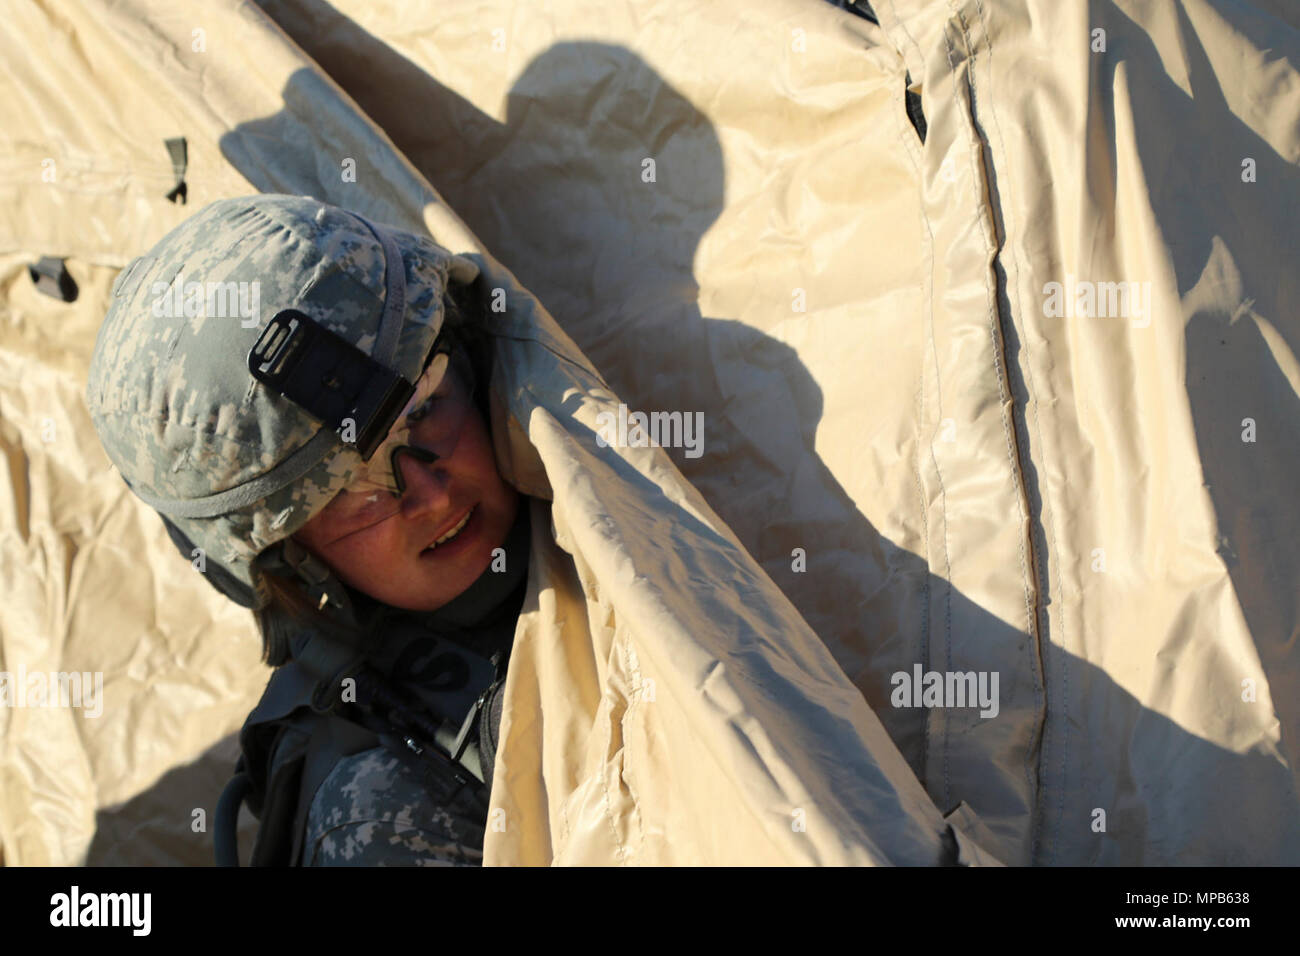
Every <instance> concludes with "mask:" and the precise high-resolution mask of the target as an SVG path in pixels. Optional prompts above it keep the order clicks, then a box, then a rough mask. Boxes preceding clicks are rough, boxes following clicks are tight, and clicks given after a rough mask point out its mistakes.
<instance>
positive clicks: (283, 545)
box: [260, 538, 352, 615]
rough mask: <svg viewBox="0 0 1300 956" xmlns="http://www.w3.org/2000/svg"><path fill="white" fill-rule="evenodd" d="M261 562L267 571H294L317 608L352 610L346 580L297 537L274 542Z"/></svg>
mask: <svg viewBox="0 0 1300 956" xmlns="http://www.w3.org/2000/svg"><path fill="white" fill-rule="evenodd" d="M260 565H261V567H262V568H264V569H265V570H267V571H290V572H292V573H293V575H294V576H295V577H297V579H298V580H299V581H301V582H302V584H303V587H304V588H305V589H306V591H307V594H308V596H309V597H310V598H311V600H312V602H313V603H314V604H315V605H316V607H317V609H319V610H322V611H323V610H325V608H326V607H327V606H328V607H330V608H333V609H335V610H337V611H342V612H344V613H345V614H347V615H350V614H351V613H352V602H351V600H350V599H349V598H348V594H347V590H346V589H345V588H344V587H343V582H342V581H340V580H339V579H338V577H337V576H335V574H334V572H333V571H331V570H330V569H329V565H327V564H326V563H325V562H324V561H322V560H321V559H320V558H318V557H316V556H315V555H314V554H312V553H311V552H310V551H308V550H307V549H306V548H304V547H303V546H302V545H301V544H299V543H298V542H297V541H295V540H294V539H293V538H285V539H284V540H283V541H281V542H279V543H278V544H275V545H272V546H271V547H270V548H268V549H267V550H266V552H265V554H264V555H263V557H262V559H261V561H260Z"/></svg>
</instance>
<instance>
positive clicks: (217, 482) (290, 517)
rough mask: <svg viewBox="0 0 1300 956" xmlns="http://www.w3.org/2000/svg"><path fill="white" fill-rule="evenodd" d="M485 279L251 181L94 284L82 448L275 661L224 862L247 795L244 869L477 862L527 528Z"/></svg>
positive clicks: (352, 218)
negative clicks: (250, 834) (495, 386)
mask: <svg viewBox="0 0 1300 956" xmlns="http://www.w3.org/2000/svg"><path fill="white" fill-rule="evenodd" d="M477 276H478V267H477V266H476V265H475V264H474V263H473V262H472V261H471V260H469V259H467V258H465V257H463V256H457V255H452V254H451V253H449V252H448V251H447V250H445V249H443V248H441V247H440V246H438V245H437V244H435V243H434V242H432V241H431V240H429V239H427V238H424V237H421V236H417V235H413V234H410V233H406V232H402V231H399V230H395V229H392V228H390V227H386V226H383V225H380V224H378V223H374V222H371V221H369V220H367V219H364V218H362V217H360V216H358V215H355V214H353V213H349V212H346V211H344V210H342V209H339V208H336V207H333V206H329V205H326V204H323V203H320V202H317V201H315V200H312V199H309V198H306V197H291V196H274V195H265V196H253V197H248V198H241V199H230V200H223V201H220V202H216V203H213V204H212V205H210V206H208V207H206V208H205V209H203V210H201V211H200V212H198V213H197V214H196V215H194V216H193V217H191V218H190V219H189V220H187V221H186V222H184V223H182V224H181V225H180V226H179V227H177V228H176V229H174V230H173V231H172V232H170V233H169V234H168V235H166V236H165V237H163V239H162V240H160V241H159V242H158V244H157V245H156V246H155V247H154V248H153V249H151V250H150V251H149V253H148V254H147V255H145V256H142V257H140V258H138V259H136V260H134V261H133V262H132V263H131V264H130V265H129V266H128V267H127V268H126V269H125V270H123V272H122V274H121V275H120V276H119V277H118V280H117V282H116V283H115V285H114V288H113V299H112V302H111V305H110V308H109V311H108V314H107V316H106V317H105V320H104V323H103V325H102V327H101V329H100V332H99V336H98V339H97V341H96V345H95V353H94V357H93V359H92V364H91V373H90V380H89V385H88V389H87V398H88V401H89V405H90V410H91V415H92V418H93V421H94V424H95V428H96V430H97V432H98V434H99V436H100V440H101V442H102V443H103V445H104V448H105V450H106V451H107V453H108V455H109V457H110V458H111V459H112V461H113V463H114V464H115V465H116V466H117V467H118V469H119V470H120V471H121V473H122V476H123V478H124V479H125V480H126V482H127V484H128V486H129V487H130V488H131V490H132V491H133V492H134V493H135V494H136V495H138V496H139V497H140V498H141V499H142V500H143V501H145V502H146V503H147V504H149V505H150V506H151V507H153V508H154V509H155V510H157V511H158V513H159V514H160V515H161V516H162V518H163V521H164V523H165V524H166V526H167V529H168V533H169V535H170V536H171V538H172V541H173V542H174V543H175V544H176V546H177V548H178V549H179V550H180V552H181V554H182V555H183V556H184V557H185V559H186V561H187V562H189V561H191V560H192V559H193V558H194V557H195V556H196V555H200V554H201V555H203V557H204V565H205V567H206V577H207V579H208V581H209V582H210V583H211V584H212V585H213V586H214V587H216V588H217V589H218V590H219V591H221V592H222V593H223V594H225V595H226V596H227V597H229V598H230V599H232V600H234V601H236V602H238V603H239V604H241V605H243V606H245V607H249V608H251V609H252V610H253V613H254V615H255V617H256V620H257V622H258V625H259V629H260V631H261V634H262V640H263V656H264V659H265V660H266V661H267V663H269V664H271V665H272V666H274V667H275V668H276V670H275V671H274V672H273V674H272V677H271V680H270V682H269V683H268V686H267V689H266V692H265V693H264V695H263V697H262V700H261V701H260V702H259V704H258V706H257V708H256V709H255V710H254V711H253V713H252V714H250V715H249V718H248V720H247V721H246V723H245V725H244V728H243V730H242V731H241V734H240V743H241V750H242V753H241V758H240V763H239V766H238V767H237V773H236V776H235V778H234V780H232V782H231V785H230V786H229V787H228V788H227V791H226V793H225V794H223V797H222V800H221V802H220V804H219V806H218V812H217V824H216V831H217V834H216V836H217V857H218V862H224V863H237V862H238V861H237V854H236V853H235V851H234V840H233V831H234V823H235V819H236V817H237V814H238V810H239V806H240V804H241V802H243V801H245V800H246V801H247V802H248V803H249V805H250V807H251V808H252V810H253V811H254V813H255V814H257V815H258V818H259V821H260V827H259V831H258V838H257V844H256V846H255V848H254V851H253V862H254V863H255V864H289V865H293V864H301V865H340V864H342V865H356V864H363V865H373V864H419V865H443V864H452V865H456V864H461V865H465V864H470V865H472V864H477V863H480V862H481V860H482V844H483V834H484V827H485V823H486V817H487V796H488V794H489V792H490V785H491V772H492V763H493V759H494V756H495V745H496V739H497V733H498V726H499V721H500V713H501V690H502V687H503V681H504V665H505V663H506V661H507V660H508V657H509V651H510V646H511V644H512V642H513V638H514V628H515V622H516V619H517V617H518V613H519V608H520V606H521V604H522V601H523V594H524V589H525V585H526V570H527V558H528V542H529V531H528V518H527V515H528V508H527V507H526V501H521V496H520V495H519V494H518V493H517V492H516V491H515V489H513V488H512V487H510V485H508V484H507V483H506V482H505V481H504V480H503V479H502V477H501V475H500V473H499V472H498V470H497V467H496V461H495V457H494V454H493V446H492V441H491V436H490V432H489V427H488V416H487V404H486V395H487V389H486V383H487V370H488V369H489V368H490V364H489V360H490V355H489V349H490V345H489V341H490V340H489V339H488V337H487V335H486V334H485V332H484V330H483V329H482V324H481V322H479V321H478V319H479V316H481V312H480V313H479V314H478V315H476V314H475V310H476V305H477V302H478V299H477V296H476V294H475V291H474V288H473V283H474V281H475V279H476V278H477ZM211 290H215V291H218V292H220V293H221V295H220V297H217V296H214V295H213V291H211ZM205 293H206V297H205ZM177 303H180V304H181V308H180V309H178V308H177ZM230 303H237V304H238V307H237V308H234V309H232V308H230V307H229V306H230ZM250 306H251V308H250ZM259 311H260V314H256V313H258V312H259ZM182 312H183V314H181V313H182Z"/></svg>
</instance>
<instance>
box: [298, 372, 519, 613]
mask: <svg viewBox="0 0 1300 956" xmlns="http://www.w3.org/2000/svg"><path fill="white" fill-rule="evenodd" d="M442 392H443V393H447V392H450V393H451V394H450V395H449V396H448V397H449V398H452V399H454V398H456V397H457V396H458V397H459V398H460V399H461V400H464V401H469V398H468V390H467V389H466V388H465V386H464V383H463V382H462V381H461V380H460V378H459V376H458V375H457V374H456V372H455V371H449V372H448V373H447V386H446V388H444V389H442ZM471 406H472V402H471ZM463 421H464V424H463V425H462V426H461V427H460V431H459V437H457V438H456V440H455V445H454V449H453V450H452V451H450V452H449V453H447V454H445V455H444V456H443V457H441V458H439V459H438V460H437V461H434V462H423V461H419V460H418V459H416V458H415V457H413V456H411V455H407V454H402V455H399V456H398V467H400V468H401V469H402V476H403V478H404V479H405V484H406V491H405V493H404V494H403V495H402V497H401V500H400V503H395V504H394V506H393V512H392V514H390V515H389V516H388V517H387V518H385V519H383V520H381V521H379V522H377V523H373V524H366V523H365V520H364V519H362V518H359V517H357V514H356V513H355V510H354V509H350V508H349V507H348V504H347V502H346V501H345V500H344V499H345V498H346V497H347V493H344V494H343V495H340V496H339V497H338V498H336V499H335V500H334V501H332V502H330V504H329V505H328V506H326V507H325V509H324V510H322V511H321V512H320V513H319V514H317V515H316V516H314V517H313V518H312V519H311V520H310V521H308V522H307V524H306V525H304V526H303V527H302V529H301V530H299V531H298V533H297V534H296V535H295V537H296V538H297V540H298V541H300V542H301V543H302V545H303V546H304V547H306V548H307V549H308V550H309V551H311V552H312V553H313V554H315V555H316V556H317V557H319V558H320V559H321V560H322V561H324V562H325V563H326V564H328V565H329V566H330V568H331V569H332V570H333V571H334V573H335V574H336V575H338V577H339V578H340V579H341V580H342V581H343V582H344V583H346V584H348V585H350V586H351V587H354V588H356V589H357V590H359V591H362V592H364V593H366V594H369V595H370V596H371V597H372V598H374V599H375V600H377V601H382V602H384V603H385V604H389V605H392V606H393V607H399V608H403V609H405V610H410V611H433V610H437V609H438V608H440V607H442V606H443V605H444V604H447V603H448V602H449V601H451V600H452V599H453V598H455V597H457V596H459V595H460V594H461V593H463V592H464V591H465V590H466V589H467V588H468V587H469V586H470V585H471V584H473V583H474V581H476V580H477V579H478V577H479V575H481V574H482V573H483V572H484V571H485V570H487V568H488V565H489V564H491V562H492V552H493V549H495V548H499V547H501V545H502V543H503V542H504V541H505V539H506V535H507V534H508V533H509V531H510V528H511V526H512V525H513V524H514V520H515V513H516V510H517V508H518V507H519V495H518V493H517V492H516V491H515V490H514V489H513V488H511V487H510V486H509V485H507V484H506V483H505V481H503V480H502V478H501V474H500V473H499V472H498V471H497V466H496V457H495V455H494V454H493V451H492V439H491V435H490V434H489V432H488V429H487V426H486V424H485V423H484V421H483V417H482V415H481V414H479V412H478V409H477V408H471V411H470V412H469V413H468V414H467V415H465V416H464V419H463ZM439 539H442V541H441V543H437V542H438V540H439Z"/></svg>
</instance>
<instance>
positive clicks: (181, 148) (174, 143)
mask: <svg viewBox="0 0 1300 956" xmlns="http://www.w3.org/2000/svg"><path fill="white" fill-rule="evenodd" d="M163 144H164V145H165V146H166V147H167V155H168V156H170V157H171V160H172V172H173V173H175V174H176V185H175V186H173V187H172V190H171V192H169V193H168V194H167V198H168V199H170V200H171V201H172V202H174V203H178V204H180V205H182V206H183V205H185V201H186V199H187V197H188V195H189V188H188V187H187V186H186V185H185V170H186V168H187V167H188V166H189V150H188V148H187V147H186V144H185V137H184V136H177V137H175V138H174V139H169V140H164V141H163Z"/></svg>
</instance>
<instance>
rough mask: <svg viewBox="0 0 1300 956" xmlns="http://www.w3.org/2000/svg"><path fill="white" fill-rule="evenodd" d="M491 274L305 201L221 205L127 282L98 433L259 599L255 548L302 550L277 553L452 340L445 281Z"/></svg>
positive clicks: (227, 585)
mask: <svg viewBox="0 0 1300 956" xmlns="http://www.w3.org/2000/svg"><path fill="white" fill-rule="evenodd" d="M478 274H479V269H478V266H477V265H476V264H475V263H474V262H473V261H471V260H469V259H467V258H465V257H463V256H458V255H454V254H452V253H450V252H448V251H447V250H446V249H444V248H442V247H441V246H439V245H437V244H436V243H434V242H433V241H432V240H430V239H428V238H425V237H422V236H418V235H414V234H411V233H407V232H403V231H400V230H396V229H393V228H391V227H386V226H383V225H381V224H378V223H375V222H371V221H370V220H368V219H365V218H363V217H362V216H359V215H357V214H356V213H352V212H347V211H345V210H343V209H340V208H338V207H335V206H330V205H327V204H325V203H322V202H319V201H317V200H314V199H311V198H309V197H305V196H280V195H261V196H249V197H243V198H238V199H225V200H221V201H219V202H215V203H212V204H211V205H209V206H207V207H205V208H204V209H202V210H200V211H199V212H198V213H197V214H195V215H194V216H192V217H191V218H190V219H188V220H186V221H185V222H184V223H182V224H181V225H180V226H178V227H177V228H175V229H173V230H172V231H171V232H169V233H168V234H167V235H166V236H164V237H163V238H162V239H161V240H160V241H159V242H158V244H157V245H155V246H154V247H153V248H152V249H151V250H149V252H148V253H147V254H146V255H144V256H141V257H138V258H136V259H134V260H133V261H132V262H131V263H130V264H129V265H128V266H127V267H126V268H125V269H124V270H123V271H122V273H121V274H120V275H119V276H118V278H117V281H116V282H115V283H114V286H113V292H112V300H111V303H110V306H109V309H108V313H107V315H106V316H105V318H104V322H103V325H102V326H101V328H100V330H99V335H98V338H97V340H96V342H95V351H94V355H93V357H92V360H91V367H90V378H89V383H88V386H87V391H86V397H87V401H88V404H89V406H90V414H91V418H92V420H93V422H94V425H95V430H96V431H97V432H98V434H99V438H100V441H101V443H102V444H103V446H104V450H105V451H106V452H107V453H108V457H109V458H110V459H111V460H112V462H113V464H114V465H116V466H117V468H118V470H119V471H120V472H121V474H122V477H123V478H124V479H125V480H126V483H127V485H128V486H129V487H130V488H131V490H132V491H133V492H134V493H135V494H136V495H137V496H139V497H140V498H141V499H142V500H143V501H145V502H146V503H147V504H149V505H150V506H151V507H153V508H154V509H155V510H156V511H158V512H159V513H160V514H161V515H162V516H163V518H164V521H165V522H166V523H167V526H168V531H169V533H170V534H171V537H172V540H173V541H174V542H175V543H176V544H177V546H178V547H179V548H181V550H182V553H188V556H192V557H197V556H199V555H200V554H201V555H202V556H203V559H204V563H205V564H206V566H207V568H206V570H207V571H208V573H207V575H206V576H207V578H208V580H209V582H210V583H212V584H213V585H214V586H215V587H217V588H218V590H220V591H222V592H223V593H225V594H227V596H229V597H231V598H233V599H234V600H236V601H238V602H239V603H241V604H243V605H245V606H247V607H254V608H260V607H263V606H265V605H266V603H267V601H268V600H269V594H268V591H267V589H266V586H265V581H264V578H263V575H262V571H261V570H260V568H259V565H261V564H262V563H263V562H261V561H260V560H259V557H265V556H266V555H268V554H272V553H277V555H278V556H280V557H285V556H288V555H289V553H290V549H289V548H283V549H282V548H275V549H272V546H273V545H276V544H277V543H281V542H285V541H286V539H288V538H289V536H290V535H292V534H293V533H294V532H295V531H297V530H298V529H299V528H301V527H302V526H303V525H304V524H305V523H306V522H307V521H308V520H309V519H310V518H311V517H312V516H313V515H314V514H316V513H317V512H318V511H320V510H321V509H322V508H323V507H324V506H325V505H327V504H328V503H329V502H330V501H331V499H333V498H334V496H335V495H336V494H338V492H340V491H341V490H343V489H344V488H346V487H349V486H350V485H351V484H352V482H353V481H354V479H355V478H356V477H357V476H358V475H362V474H365V473H366V471H367V468H368V467H369V466H368V464H367V463H368V461H369V459H370V458H371V457H372V456H373V455H374V452H375V450H376V449H377V448H379V447H380V446H381V445H385V439H386V436H388V433H389V430H390V428H391V426H392V425H393V423H394V421H395V420H396V419H397V418H398V416H399V415H401V414H402V412H403V409H404V408H405V407H407V403H408V402H409V401H410V400H411V399H412V397H413V396H414V395H415V394H416V384H417V383H419V382H421V381H423V380H424V379H425V378H427V376H426V375H425V374H424V373H425V372H426V371H427V368H428V366H429V360H430V358H431V357H432V356H433V355H434V354H435V352H438V351H442V350H443V349H440V348H439V347H438V346H439V342H438V340H439V333H440V332H441V331H442V328H443V320H444V295H445V294H446V293H447V292H448V284H449V283H461V284H466V285H468V284H470V283H472V282H473V281H474V280H475V279H476V278H477V277H478ZM444 342H445V340H444ZM445 365H446V362H445V361H443V362H442V363H441V365H440V366H438V367H439V368H442V367H445ZM390 441H391V440H390ZM393 453H394V454H395V452H393ZM395 467H396V466H395V465H394V468H395ZM282 550H283V554H282V555H280V554H278V553H279V552H281V551H282ZM305 559H306V560H310V556H305V552H302V551H301V549H297V556H296V557H295V558H293V559H291V562H290V563H291V564H292V565H293V566H294V567H295V568H297V569H298V570H299V573H300V574H302V573H304V572H303V566H302V565H301V564H300V562H301V561H303V560H305ZM319 572H320V568H319V567H317V568H316V569H315V570H314V572H313V573H315V574H317V575H319ZM304 576H306V575H304ZM318 583H319V582H318Z"/></svg>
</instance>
